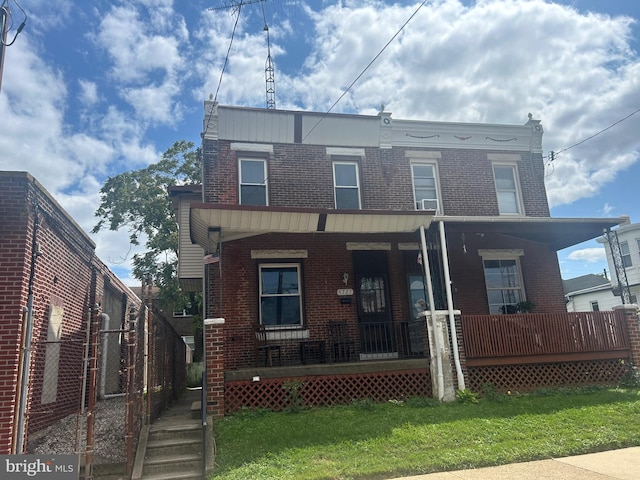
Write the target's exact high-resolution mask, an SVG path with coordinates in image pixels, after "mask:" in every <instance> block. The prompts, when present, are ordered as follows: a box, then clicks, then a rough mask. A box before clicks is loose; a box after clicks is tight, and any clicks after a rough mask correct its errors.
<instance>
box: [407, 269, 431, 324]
mask: <svg viewBox="0 0 640 480" xmlns="http://www.w3.org/2000/svg"><path fill="white" fill-rule="evenodd" d="M408 281H409V303H410V304H411V312H412V314H411V318H418V314H419V313H422V312H424V311H425V310H428V309H429V299H428V298H427V293H426V289H425V285H424V276H423V275H413V274H409V275H408Z"/></svg>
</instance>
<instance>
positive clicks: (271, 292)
mask: <svg viewBox="0 0 640 480" xmlns="http://www.w3.org/2000/svg"><path fill="white" fill-rule="evenodd" d="M259 288H260V323H261V324H262V325H264V326H265V327H273V328H277V327H299V326H302V297H301V291H302V288H301V280H300V264H299V263H278V264H273V263H265V264H262V265H260V287H259Z"/></svg>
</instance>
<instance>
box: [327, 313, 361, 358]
mask: <svg viewBox="0 0 640 480" xmlns="http://www.w3.org/2000/svg"><path fill="white" fill-rule="evenodd" d="M329 345H330V350H329V355H330V357H331V359H330V360H331V361H332V362H350V361H351V358H352V357H353V358H354V359H355V356H356V342H355V341H354V340H352V339H351V338H350V337H349V327H348V325H347V322H337V321H333V322H330V323H329Z"/></svg>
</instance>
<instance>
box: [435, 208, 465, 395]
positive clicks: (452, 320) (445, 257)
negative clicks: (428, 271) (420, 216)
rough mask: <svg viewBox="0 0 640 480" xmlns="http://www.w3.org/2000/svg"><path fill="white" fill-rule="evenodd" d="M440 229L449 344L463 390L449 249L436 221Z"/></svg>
mask: <svg viewBox="0 0 640 480" xmlns="http://www.w3.org/2000/svg"><path fill="white" fill-rule="evenodd" d="M438 227H439V229H440V248H441V249H442V265H443V266H444V288H445V291H446V293H447V307H448V310H449V330H450V331H451V345H452V346H453V360H454V363H455V365H456V377H457V379H458V390H464V389H465V385H464V375H463V374H462V366H461V365H460V355H459V352H458V336H457V334H456V317H455V314H454V313H453V295H451V274H450V273H449V251H448V250H447V238H446V236H445V234H444V222H443V221H440V222H438Z"/></svg>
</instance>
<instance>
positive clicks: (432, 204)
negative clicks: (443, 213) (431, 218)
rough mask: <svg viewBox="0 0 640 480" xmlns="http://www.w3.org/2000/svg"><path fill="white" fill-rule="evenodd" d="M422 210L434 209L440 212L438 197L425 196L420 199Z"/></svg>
mask: <svg viewBox="0 0 640 480" xmlns="http://www.w3.org/2000/svg"><path fill="white" fill-rule="evenodd" d="M420 210H434V211H435V212H439V210H440V209H439V208H438V199H437V198H423V199H422V200H420Z"/></svg>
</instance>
